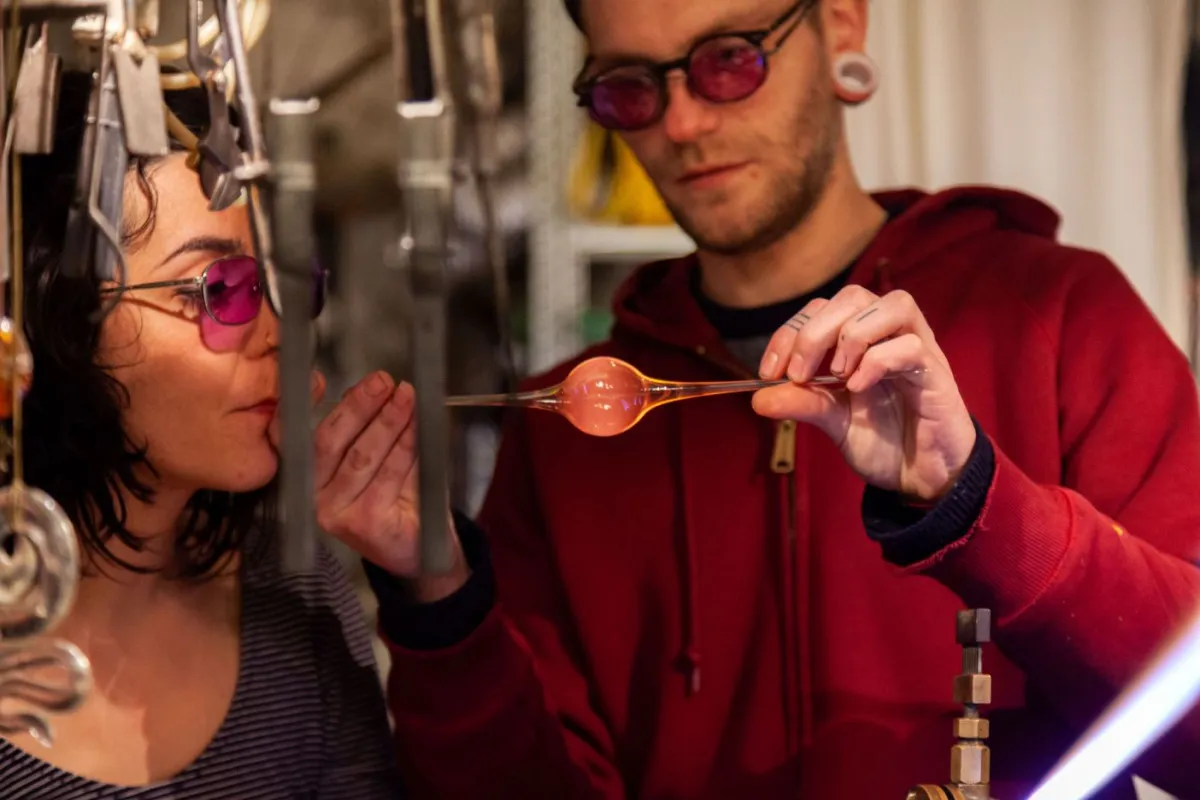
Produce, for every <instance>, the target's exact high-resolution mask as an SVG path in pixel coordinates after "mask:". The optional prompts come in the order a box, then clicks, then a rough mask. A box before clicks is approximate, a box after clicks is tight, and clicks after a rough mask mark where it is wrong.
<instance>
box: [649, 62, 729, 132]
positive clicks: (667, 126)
mask: <svg viewBox="0 0 1200 800" xmlns="http://www.w3.org/2000/svg"><path fill="white" fill-rule="evenodd" d="M666 92H667V108H666V111H665V112H664V113H663V131H664V132H665V133H666V135H667V138H668V139H670V140H671V141H672V142H675V143H676V144H686V143H688V142H694V141H695V140H697V139H699V138H701V137H702V136H704V135H706V134H709V133H712V132H713V131H714V130H716V128H717V125H718V124H719V122H720V116H719V114H718V111H717V109H716V108H714V107H713V105H712V104H711V103H708V102H706V101H705V100H703V99H701V98H698V97H696V96H695V95H693V94H692V92H691V90H690V89H689V88H688V84H687V78H686V77H684V76H683V75H681V74H678V73H672V74H671V75H668V76H667V88H666Z"/></svg>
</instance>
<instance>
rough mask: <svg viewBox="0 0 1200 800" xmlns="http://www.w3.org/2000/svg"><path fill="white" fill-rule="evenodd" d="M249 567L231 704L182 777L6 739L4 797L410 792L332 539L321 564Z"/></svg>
mask: <svg viewBox="0 0 1200 800" xmlns="http://www.w3.org/2000/svg"><path fill="white" fill-rule="evenodd" d="M276 563H277V562H275V561H274V560H271V563H270V565H264V566H260V567H257V568H255V569H253V570H251V569H246V570H243V572H244V575H243V585H242V639H241V663H240V665H239V673H238V681H237V688H236V689H235V691H234V696H233V702H232V704H231V705H230V708H229V713H228V715H227V716H226V718H225V720H224V722H223V723H222V725H221V727H220V729H219V730H218V731H217V734H216V736H215V737H214V738H213V740H212V742H211V743H210V744H209V746H208V748H207V749H206V750H205V751H204V752H203V753H202V754H201V755H200V757H199V758H198V759H196V761H195V762H194V763H193V764H192V765H191V766H189V767H188V768H187V769H185V770H184V771H183V772H182V773H181V774H180V775H178V776H177V777H175V778H174V779H172V780H169V781H166V782H164V783H160V784H156V785H152V786H148V787H139V788H129V787H122V786H113V785H109V784H104V783H100V782H97V781H93V780H87V779H84V778H81V777H79V776H77V775H73V774H71V773H68V772H65V771H63V770H60V769H58V768H56V767H53V766H51V765H49V764H47V763H45V762H44V761H41V760H39V759H37V758H35V757H33V756H31V755H29V754H27V753H25V752H24V751H22V750H20V749H19V748H17V747H15V746H13V745H12V744H9V743H8V742H7V741H4V740H3V739H0V799H2V800H217V799H218V798H219V799H220V800H285V799H286V800H293V799H294V798H310V799H311V800H335V798H336V799H337V800H342V798H345V799H346V800H349V799H350V798H353V799H354V800H359V799H360V798H361V799H362V800H376V799H377V798H378V799H382V798H388V800H393V799H394V798H401V797H404V793H403V791H402V790H401V788H400V778H399V774H398V769H397V765H396V760H395V758H394V753H393V750H392V745H391V735H390V731H389V727H388V721H387V712H386V709H385V706H384V700H383V692H382V688H381V686H380V683H379V677H378V672H377V668H376V665H375V658H374V653H373V652H372V649H371V636H370V631H369V630H368V628H367V626H366V623H365V621H364V618H363V614H362V607H361V605H360V603H359V601H358V598H357V596H356V595H355V592H354V589H353V587H352V586H351V584H350V581H349V579H348V577H347V575H346V573H345V571H344V570H343V569H342V566H341V564H340V563H339V562H338V561H337V559H336V558H335V557H334V555H333V554H332V552H330V550H329V549H328V548H326V547H325V546H322V547H321V549H320V551H319V555H318V558H317V564H316V568H315V569H314V570H313V571H312V572H310V573H306V574H303V575H286V576H285V575H281V574H280V572H279V570H278V567H277V566H275V564H276Z"/></svg>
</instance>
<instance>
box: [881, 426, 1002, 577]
mask: <svg viewBox="0 0 1200 800" xmlns="http://www.w3.org/2000/svg"><path fill="white" fill-rule="evenodd" d="M995 473H996V452H995V450H994V449H993V448H992V442H991V440H990V439H989V438H988V437H987V435H986V434H984V432H983V429H982V428H980V427H979V423H978V422H977V421H976V422H975V447H974V448H973V449H972V450H971V457H970V458H969V459H967V464H966V466H965V467H964V468H963V472H962V475H960V476H959V478H958V481H957V483H955V485H954V487H953V488H952V489H951V490H950V493H949V494H947V495H946V496H945V497H943V498H942V499H941V500H940V501H938V503H937V504H936V505H934V506H933V507H932V508H917V507H914V506H912V505H909V504H907V503H906V502H905V501H904V499H903V497H901V496H900V495H899V494H897V493H896V492H891V491H885V490H883V489H877V488H875V487H874V486H868V487H867V488H866V490H865V491H864V492H863V500H862V515H863V525H864V526H865V527H866V529H867V535H868V536H870V537H871V539H872V540H873V541H875V542H878V543H879V546H880V548H881V549H882V551H883V557H884V559H886V560H887V561H888V562H890V563H892V564H896V565H898V566H902V567H909V566H912V565H913V564H918V563H920V562H922V561H924V560H926V559H928V558H932V557H933V556H935V555H936V554H937V553H938V552H939V551H941V550H943V549H945V548H946V547H949V546H950V545H952V544H954V543H955V542H957V541H959V540H960V539H962V538H963V537H965V536H966V535H967V534H968V533H970V532H971V529H972V528H973V527H974V526H975V523H976V521H978V519H979V515H980V514H981V513H982V512H983V506H984V503H985V502H987V496H988V491H989V490H990V489H991V486H992V479H993V478H994V477H995Z"/></svg>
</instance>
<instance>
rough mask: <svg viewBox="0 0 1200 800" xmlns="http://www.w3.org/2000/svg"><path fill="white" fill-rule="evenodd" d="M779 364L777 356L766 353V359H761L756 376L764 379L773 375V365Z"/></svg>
mask: <svg viewBox="0 0 1200 800" xmlns="http://www.w3.org/2000/svg"><path fill="white" fill-rule="evenodd" d="M778 363H779V356H777V355H776V354H775V353H767V357H766V358H764V359H763V362H762V366H760V367H759V368H758V376H759V377H760V378H766V377H769V376H771V375H774V374H775V365H776V364H778Z"/></svg>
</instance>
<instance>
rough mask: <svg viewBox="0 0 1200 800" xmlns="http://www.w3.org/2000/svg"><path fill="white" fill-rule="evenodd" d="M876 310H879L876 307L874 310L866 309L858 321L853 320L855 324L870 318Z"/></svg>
mask: <svg viewBox="0 0 1200 800" xmlns="http://www.w3.org/2000/svg"><path fill="white" fill-rule="evenodd" d="M878 310H879V308H878V307H875V308H868V309H867V311H866V313H865V314H863V315H862V316H861V317H859V318H858V319H856V320H855V322H862V321H863V320H864V319H866V318H867V317H869V316H871V315H872V314H874V313H875V312H876V311H878Z"/></svg>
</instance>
